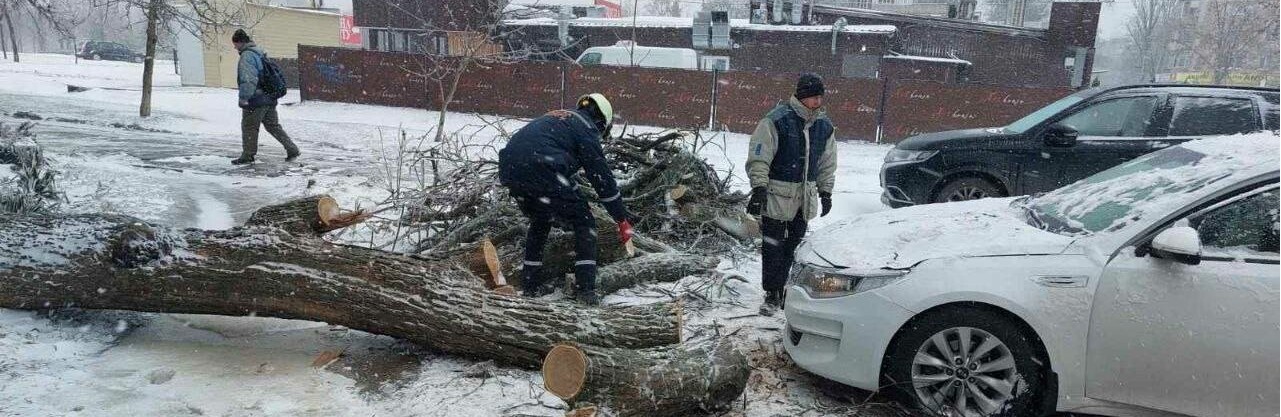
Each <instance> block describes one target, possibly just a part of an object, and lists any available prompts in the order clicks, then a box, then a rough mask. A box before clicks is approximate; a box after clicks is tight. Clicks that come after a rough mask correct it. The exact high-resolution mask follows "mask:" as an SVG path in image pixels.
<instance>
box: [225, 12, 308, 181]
mask: <svg viewBox="0 0 1281 417" xmlns="http://www.w3.org/2000/svg"><path fill="white" fill-rule="evenodd" d="M231 43H232V44H234V45H235V46H236V51H238V52H239V53H240V63H239V64H238V65H236V84H237V86H238V88H239V89H240V93H239V96H240V112H241V113H240V142H241V151H240V157H239V158H236V159H233V160H231V163H232V164H235V165H241V164H248V163H251V162H253V161H254V157H255V155H257V154H258V132H259V126H261V127H263V128H266V129H267V133H270V134H271V136H272V137H274V138H276V140H277V141H280V144H281V145H284V147H285V161H286V162H290V161H293V160H294V159H297V158H298V156H299V155H302V152H301V151H299V150H298V145H295V144H294V141H293V140H292V139H290V138H289V134H287V133H285V129H284V128H283V127H281V126H280V115H279V114H277V113H276V100H277V99H279V98H280V97H282V96H284V95H285V86H284V77H283V75H281V73H280V67H278V66H276V64H275V63H274V62H271V60H269V59H268V58H267V52H265V51H263V50H262V48H260V47H258V45H256V44H254V41H253V39H251V38H249V34H247V33H245V30H244V29H236V33H235V34H233V35H232V36H231Z"/></svg>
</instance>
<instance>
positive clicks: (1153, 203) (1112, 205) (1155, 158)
mask: <svg viewBox="0 0 1281 417" xmlns="http://www.w3.org/2000/svg"><path fill="white" fill-rule="evenodd" d="M1279 148H1281V136H1278V135H1277V134H1276V133H1254V134H1246V135H1232V136H1220V137H1213V138H1207V139H1201V140H1197V141H1192V142H1188V143H1184V144H1182V145H1179V146H1174V147H1171V148H1168V149H1165V150H1161V151H1157V152H1153V153H1150V154H1147V155H1144V156H1141V157H1139V158H1137V159H1134V160H1132V161H1130V162H1126V163H1124V164H1121V165H1118V166H1116V167H1113V168H1111V169H1108V170H1106V171H1103V172H1100V173H1098V174H1095V175H1092V176H1090V177H1088V178H1085V179H1083V180H1081V181H1077V182H1075V183H1073V184H1071V185H1068V186H1066V187H1063V188H1060V189H1057V190H1054V191H1051V192H1049V193H1046V194H1044V195H1042V196H1039V197H1036V198H1034V199H1032V201H1031V202H1030V204H1031V205H1032V206H1033V207H1034V208H1035V209H1036V210H1037V211H1039V212H1041V213H1044V214H1043V216H1044V217H1046V219H1045V221H1046V223H1047V225H1048V226H1049V228H1050V229H1051V230H1053V231H1056V232H1059V233H1068V234H1081V235H1085V234H1092V233H1096V232H1114V231H1118V230H1121V229H1125V228H1127V227H1129V226H1130V225H1134V224H1145V223H1148V222H1151V221H1156V220H1159V218H1161V217H1164V216H1166V215H1169V214H1171V213H1173V212H1174V211H1177V210H1179V209H1181V208H1183V207H1185V206H1187V205H1190V204H1193V203H1195V202H1197V201H1199V200H1201V199H1204V198H1207V197H1210V196H1212V195H1213V194H1214V193H1216V192H1219V191H1221V190H1222V189H1224V188H1225V187H1229V186H1232V185H1233V184H1237V183H1240V182H1243V181H1248V180H1250V179H1253V178H1256V177H1259V176H1262V175H1266V174H1268V173H1270V172H1277V171H1278V167H1279V166H1281V152H1278V149H1279Z"/></svg>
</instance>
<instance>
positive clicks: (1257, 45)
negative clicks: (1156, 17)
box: [1179, 0, 1278, 84]
mask: <svg viewBox="0 0 1281 417" xmlns="http://www.w3.org/2000/svg"><path fill="white" fill-rule="evenodd" d="M1200 6H1201V8H1200V10H1199V13H1196V14H1193V15H1190V16H1185V17H1186V18H1187V19H1188V20H1187V21H1184V22H1182V24H1181V25H1180V26H1179V27H1180V29H1181V30H1183V31H1185V33H1184V34H1183V35H1182V36H1180V37H1179V39H1180V41H1181V42H1183V43H1184V46H1185V47H1186V48H1187V49H1188V50H1190V51H1192V55H1193V60H1194V61H1195V63H1196V65H1198V66H1201V67H1204V68H1208V69H1209V70H1210V72H1211V74H1212V75H1213V78H1214V83H1215V84H1223V83H1224V82H1226V81H1227V80H1228V75H1230V74H1231V73H1232V71H1233V70H1234V69H1237V68H1240V67H1242V66H1249V65H1248V63H1247V62H1246V60H1247V59H1249V58H1251V57H1262V56H1265V55H1271V56H1276V55H1277V53H1278V46H1277V40H1276V39H1277V30H1278V3H1277V2H1276V1H1273V0H1205V1H1204V2H1203V3H1201V5H1200ZM1274 70H1275V69H1274Z"/></svg>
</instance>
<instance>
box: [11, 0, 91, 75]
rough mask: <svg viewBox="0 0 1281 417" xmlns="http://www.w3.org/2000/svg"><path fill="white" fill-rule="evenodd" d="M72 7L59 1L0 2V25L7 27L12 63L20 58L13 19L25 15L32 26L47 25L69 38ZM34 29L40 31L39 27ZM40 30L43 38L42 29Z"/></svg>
mask: <svg viewBox="0 0 1281 417" xmlns="http://www.w3.org/2000/svg"><path fill="white" fill-rule="evenodd" d="M74 6H75V4H74V3H66V2H64V1H59V0H52V1H51V0H0V23H3V24H4V26H6V27H8V31H9V33H8V40H9V46H10V47H11V48H12V49H13V62H21V57H20V56H19V55H18V35H17V30H16V29H14V27H13V21H14V20H15V19H21V17H19V16H21V15H22V14H25V15H27V16H28V17H29V18H30V19H31V21H32V22H33V23H34V24H36V25H39V24H40V23H42V22H43V23H47V24H49V25H50V26H52V28H53V30H54V31H55V32H57V33H58V34H60V35H62V36H68V37H69V36H71V30H70V28H71V27H74V26H75V20H76V18H75V16H74V14H73V13H72V11H73V10H74ZM36 28H37V29H40V27H39V26H37V27H36ZM40 30H41V31H42V35H41V36H43V29H40Z"/></svg>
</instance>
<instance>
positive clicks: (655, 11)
mask: <svg viewBox="0 0 1281 417" xmlns="http://www.w3.org/2000/svg"><path fill="white" fill-rule="evenodd" d="M645 13H647V14H649V15H651V16H671V17H680V15H681V1H680V0H650V2H649V4H648V5H646V6H645Z"/></svg>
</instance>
